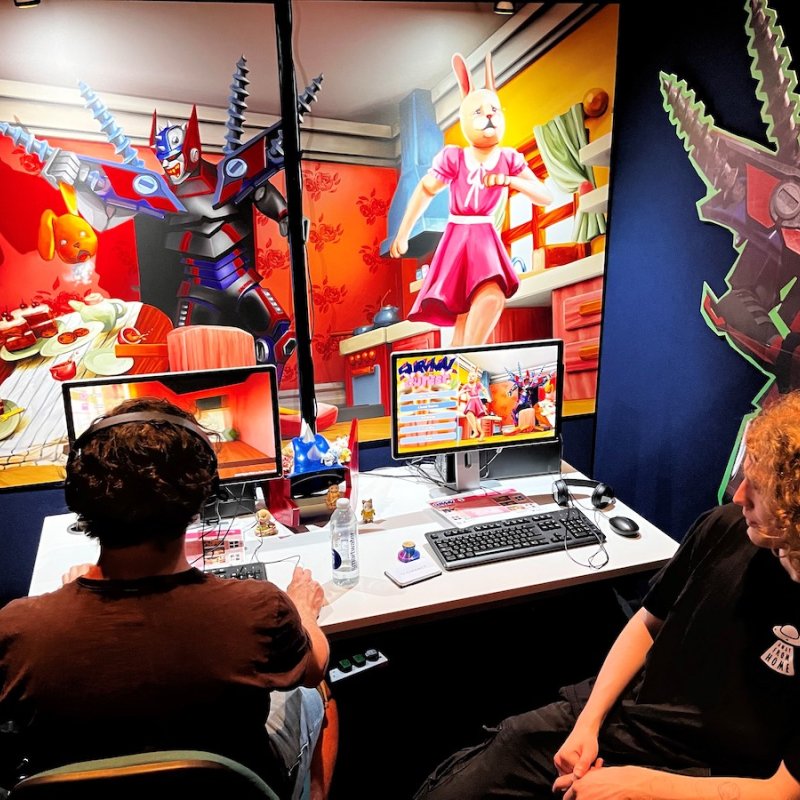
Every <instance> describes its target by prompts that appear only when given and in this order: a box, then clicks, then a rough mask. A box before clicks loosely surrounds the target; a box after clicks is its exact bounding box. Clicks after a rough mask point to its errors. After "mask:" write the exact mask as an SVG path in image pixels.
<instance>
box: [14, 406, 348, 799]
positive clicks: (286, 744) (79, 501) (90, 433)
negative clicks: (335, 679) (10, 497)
mask: <svg viewBox="0 0 800 800" xmlns="http://www.w3.org/2000/svg"><path fill="white" fill-rule="evenodd" d="M217 484H218V478H217V459H216V454H215V451H214V447H213V445H212V443H211V441H210V440H209V438H208V436H207V435H206V433H205V431H203V430H202V429H201V428H200V427H199V426H198V424H197V422H196V421H195V419H194V418H193V417H192V415H191V414H189V413H188V412H186V411H184V410H183V409H181V408H178V407H177V406H175V405H173V404H171V403H168V402H166V401H164V400H160V399H155V398H139V399H134V400H128V401H125V402H123V403H122V404H120V405H119V406H118V407H117V408H116V409H114V411H112V412H111V414H109V415H108V416H107V417H104V418H101V419H100V420H98V421H96V422H95V423H94V424H93V425H92V426H91V427H90V428H89V429H88V430H87V431H86V432H85V433H84V434H83V435H82V436H80V437H79V439H78V440H77V441H76V443H75V445H74V447H73V448H72V450H71V452H70V456H69V460H68V464H67V475H66V482H65V495H66V500H67V505H68V507H69V508H70V510H72V511H74V512H76V513H77V514H78V516H79V519H80V520H81V521H82V522H83V524H84V526H85V529H86V533H87V535H89V536H91V537H93V538H96V539H97V540H98V541H99V543H100V557H99V559H98V562H97V564H96V565H82V566H80V567H75V568H73V569H72V570H71V571H70V573H68V574H67V575H66V576H65V583H64V586H62V587H61V589H59V590H58V591H55V592H52V593H50V594H46V595H42V596H40V597H30V598H24V599H21V600H16V601H14V602H12V603H10V604H9V605H7V606H6V607H5V608H3V609H2V610H0V723H5V722H6V721H10V722H11V723H12V724H13V726H15V728H16V729H17V730H18V732H19V751H20V753H21V754H22V755H24V757H25V759H26V764H25V767H24V769H25V772H26V774H30V773H32V772H36V771H39V770H42V769H47V768H50V767H54V766H58V765H61V764H64V763H71V762H75V761H84V760H89V759H94V758H102V757H106V756H115V755H125V754H132V753H138V752H143V751H152V750H171V749H180V750H187V749H193V750H207V751H211V752H215V753H219V754H221V755H225V756H228V757H230V758H232V759H234V760H236V761H238V762H240V763H243V764H245V765H246V766H249V767H250V768H251V769H252V770H254V771H255V772H257V773H258V774H259V775H261V776H262V777H263V778H264V780H265V781H266V782H267V783H268V784H269V785H270V787H271V788H272V789H273V790H274V791H275V792H276V793H277V794H278V795H279V796H280V797H281V798H292V797H296V796H298V794H299V792H300V789H301V788H302V784H303V780H304V778H305V775H306V773H307V772H308V771H309V769H310V766H311V757H312V753H313V752H314V749H315V745H316V742H317V739H318V737H319V735H320V730H321V729H322V727H323V723H324V721H325V714H326V711H325V704H324V702H323V699H322V697H321V694H320V693H319V692H318V691H317V689H316V687H317V686H318V685H320V684H321V683H322V682H323V680H324V675H325V670H326V668H327V663H328V657H329V649H328V642H327V639H326V637H325V635H324V633H323V632H322V630H321V629H320V628H319V625H318V624H317V617H318V616H319V612H320V608H321V607H322V604H323V601H324V593H323V590H322V587H321V586H320V585H319V583H317V581H315V580H314V579H313V578H312V576H311V573H310V572H309V570H305V569H302V568H300V567H298V568H296V569H295V571H294V575H293V577H292V580H291V582H290V584H289V586H288V588H287V590H286V592H282V591H280V590H279V589H278V588H277V587H275V586H274V585H273V584H271V583H269V582H266V581H253V580H242V581H236V580H222V579H220V578H216V577H214V576H210V575H207V574H205V573H203V572H201V571H200V570H197V569H194V568H192V567H191V566H190V564H189V563H188V561H187V559H186V556H185V552H184V538H185V532H186V528H187V526H188V525H189V524H190V523H191V522H192V520H193V519H195V517H196V516H197V514H198V513H199V512H200V511H201V509H202V507H203V505H204V504H205V503H206V501H207V500H208V499H209V498H210V496H212V495H213V493H214V492H215V491H216V488H217ZM329 746H330V745H329ZM333 749H334V750H335V747H334V748H333ZM312 786H313V788H314V791H315V792H316V793H317V796H320V793H324V791H325V788H324V787H320V786H314V784H313V781H312Z"/></svg>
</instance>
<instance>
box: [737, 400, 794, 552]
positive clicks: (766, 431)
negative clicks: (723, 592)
mask: <svg viewBox="0 0 800 800" xmlns="http://www.w3.org/2000/svg"><path fill="white" fill-rule="evenodd" d="M745 444H746V447H747V455H748V466H747V478H748V480H750V481H751V482H752V483H753V484H754V485H755V486H756V487H757V488H758V491H759V492H760V494H761V496H762V498H763V499H764V501H765V503H766V505H767V508H768V510H769V511H770V512H771V513H772V516H773V519H774V525H773V527H774V533H775V535H777V536H780V537H781V538H782V539H783V540H784V542H785V549H786V550H787V551H788V552H789V554H790V555H791V556H793V557H795V558H800V390H796V391H793V392H789V393H788V394H785V395H781V396H780V397H778V398H777V399H776V400H774V401H772V402H771V403H769V404H768V405H765V406H764V409H763V410H762V412H761V413H760V414H759V415H758V416H757V417H756V418H755V419H754V420H753V421H752V422H751V423H750V425H749V426H748V428H747V434H746V438H745Z"/></svg>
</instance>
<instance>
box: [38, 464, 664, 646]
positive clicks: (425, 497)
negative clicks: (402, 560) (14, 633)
mask: <svg viewBox="0 0 800 800" xmlns="http://www.w3.org/2000/svg"><path fill="white" fill-rule="evenodd" d="M554 477H557V476H553V475H542V476H533V477H528V478H514V479H508V480H505V481H502V484H503V485H504V486H508V487H513V488H516V489H518V490H519V491H521V492H523V493H524V494H527V495H528V496H529V497H531V498H532V499H533V500H535V501H536V502H537V503H540V504H541V507H542V510H549V509H552V508H555V507H556V506H555V504H554V503H553V498H552V495H551V494H550V487H551V485H552V482H553V479H554ZM431 488H432V484H431V483H429V482H426V481H423V480H422V479H420V478H418V477H416V476H414V475H412V473H411V472H410V470H409V469H408V468H405V467H399V468H391V469H381V470H375V471H374V472H365V473H361V474H360V475H359V476H358V494H359V497H360V498H365V497H371V498H372V499H373V502H374V505H375V510H376V518H375V521H374V522H373V523H371V524H362V525H361V526H360V528H359V530H360V536H359V551H360V558H361V578H360V580H359V582H358V584H357V585H356V586H354V587H352V588H350V589H342V588H340V587H337V586H335V585H334V584H333V582H332V581H331V556H330V544H329V534H328V530H327V527H315V526H313V525H310V526H309V530H308V532H304V533H297V534H291V533H289V532H288V531H286V530H285V529H284V530H283V531H282V533H283V534H287V535H282V536H280V537H269V538H266V539H256V538H255V537H254V536H253V535H252V533H247V534H246V537H247V548H248V552H252V551H254V550H255V547H256V546H258V545H259V544H260V545H261V546H260V547H259V548H258V552H257V553H256V558H257V559H258V560H259V561H262V562H265V563H267V564H268V570H269V573H270V578H271V579H272V580H273V581H274V582H275V583H276V584H277V585H279V586H281V587H282V588H284V587H285V585H286V583H287V582H288V578H289V576H290V574H291V567H292V566H293V562H292V561H286V562H282V563H281V564H276V565H274V566H272V565H269V562H273V561H278V560H279V559H284V558H290V557H292V556H299V557H300V563H301V564H302V566H304V567H306V568H308V569H311V571H312V573H313V575H314V577H315V578H316V579H317V580H319V582H320V583H321V584H322V585H323V587H324V589H325V598H326V604H325V606H324V607H323V608H322V612H321V614H320V625H321V626H322V628H323V630H324V631H325V632H326V633H327V634H328V635H335V634H347V633H352V632H356V631H361V630H366V629H369V628H374V627H381V626H385V625H388V624H391V623H398V622H403V621H407V620H414V621H420V620H423V619H425V618H427V617H431V616H439V615H442V614H445V613H451V612H455V611H459V610H467V609H479V608H482V607H488V606H491V605H493V604H495V603H500V602H503V601H506V600H512V599H515V598H522V597H525V596H528V595H534V594H537V593H540V592H547V591H551V590H554V589H561V588H565V587H570V586H577V585H580V584H583V583H590V582H594V581H603V580H608V579H610V578H614V577H618V576H622V575H629V574H633V573H636V572H646V571H650V570H653V569H656V568H658V567H659V566H661V565H662V564H663V563H664V562H666V561H667V560H668V559H669V558H670V557H671V556H672V554H673V553H674V552H675V550H676V549H677V546H678V545H677V542H675V540H674V539H672V538H670V537H669V536H667V534H665V533H664V532H663V531H661V530H659V529H658V528H656V527H655V526H653V525H651V524H650V523H649V522H647V520H645V519H644V518H643V517H641V516H639V515H638V514H636V513H635V512H634V511H633V510H632V509H630V508H628V507H627V506H625V505H624V504H623V503H621V502H620V501H619V500H617V502H616V505H615V506H614V507H612V508H611V509H609V510H607V511H596V510H595V509H593V508H592V506H591V504H590V502H589V498H588V497H585V498H584V497H579V498H577V504H578V505H579V506H580V507H581V508H582V510H583V511H584V512H585V513H586V514H587V515H588V516H589V517H590V518H591V519H593V520H594V521H595V523H596V524H597V525H598V527H599V528H600V529H601V530H602V531H603V532H604V533H605V534H606V538H607V541H606V545H605V547H606V550H607V552H608V556H609V560H608V563H607V564H606V565H605V566H604V567H602V568H601V569H592V568H590V567H587V566H581V565H580V564H578V563H575V561H573V560H572V558H570V555H568V554H567V553H566V552H560V551H559V552H555V553H545V554H541V555H535V556H530V557H528V558H519V559H514V560H511V561H502V562H496V563H493V564H487V565H484V566H480V567H469V568H466V569H460V570H454V571H452V572H447V571H443V573H442V575H440V576H438V577H435V578H432V579H430V580H427V581H424V582H422V583H418V584H414V585H413V586H408V587H406V588H404V589H401V588H399V587H397V586H395V584H393V583H392V582H391V581H390V580H389V578H387V577H386V576H385V575H384V570H385V569H386V568H387V567H388V566H390V565H392V564H395V563H397V553H398V551H400V550H401V549H402V542H403V541H404V540H406V539H412V540H414V541H415V542H416V545H417V548H418V549H419V550H420V551H421V552H422V553H423V555H424V556H427V557H428V558H430V559H431V560H434V561H435V558H434V556H433V554H432V553H431V550H430V547H429V545H428V543H427V542H426V540H425V536H424V534H425V532H427V531H431V530H435V529H437V528H445V527H447V525H446V524H445V523H444V522H443V521H442V520H441V518H440V517H439V515H438V514H436V512H434V511H432V510H431V509H430V508H429V507H428V501H429V500H430V499H431V498H430V491H431ZM617 514H624V515H625V516H629V517H631V518H633V519H635V520H636V521H637V522H638V523H639V526H640V528H641V535H640V536H639V538H636V539H629V538H624V537H622V536H620V535H619V534H617V533H615V532H613V531H612V529H611V527H610V525H609V524H608V518H609V517H611V516H614V515H617ZM73 520H74V515H72V514H65V515H59V516H52V517H46V518H45V521H44V525H43V526H42V536H41V540H40V543H39V550H38V553H37V556H36V563H35V566H34V570H33V578H32V580H31V587H30V594H31V595H36V594H42V593H44V592H48V591H52V590H54V589H57V588H58V587H59V586H60V585H61V575H62V573H64V572H65V571H66V570H67V569H68V568H69V567H70V566H71V565H73V564H78V563H84V562H90V561H95V560H96V558H97V553H98V548H97V545H96V543H94V542H93V541H91V540H89V539H87V538H86V537H84V536H82V535H76V534H73V533H69V532H68V530H67V528H68V526H69V524H70V523H71V522H72V521H73ZM251 523H252V520H249V521H248V524H251ZM241 527H242V528H244V527H245V525H244V524H242V525H241ZM593 552H594V549H593V546H591V545H590V546H587V547H582V548H578V549H574V550H570V554H571V555H572V556H573V557H574V558H575V559H578V560H580V561H582V562H586V560H587V558H588V556H589V555H591V553H593Z"/></svg>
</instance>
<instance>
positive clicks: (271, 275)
mask: <svg viewBox="0 0 800 800" xmlns="http://www.w3.org/2000/svg"><path fill="white" fill-rule="evenodd" d="M276 185H277V186H278V187H279V188H281V189H282V188H283V186H282V184H281V183H280V182H277V181H276ZM396 186H397V172H396V170H394V169H389V168H385V167H363V166H357V165H354V164H334V163H320V162H316V161H304V162H303V197H304V208H305V215H306V217H307V218H308V220H309V224H310V230H309V238H308V247H307V260H308V266H309V272H310V284H311V295H312V299H313V303H312V312H311V325H312V333H313V340H312V348H313V353H314V380H315V382H316V383H318V384H319V383H332V382H338V381H343V380H344V361H343V359H342V357H341V356H340V355H339V342H340V341H341V340H342V339H345V338H347V337H348V336H352V334H353V329H354V328H356V327H358V326H359V325H365V324H368V323H370V322H372V317H373V315H374V314H375V312H376V311H377V310H378V309H379V308H380V306H381V305H382V304H390V305H397V306H400V307H401V308H402V306H403V295H402V288H401V287H402V285H403V283H402V280H401V264H400V262H399V261H395V260H393V259H389V258H381V257H380V256H379V255H378V251H379V248H380V243H381V241H383V239H385V238H386V216H387V214H388V211H389V203H390V202H391V199H392V196H393V195H394V191H395V188H396ZM258 231H259V236H258V248H259V251H258V261H259V264H260V265H261V264H263V267H262V268H261V274H262V275H264V276H265V279H267V281H268V282H269V286H270V289H271V290H272V291H274V292H275V293H276V295H277V297H278V300H279V301H281V302H284V300H285V299H286V301H287V307H288V306H290V303H289V302H288V300H289V298H288V296H287V295H289V294H290V284H289V272H288V268H289V257H288V250H287V245H286V242H285V241H284V240H283V239H280V237H277V238H276V237H275V236H268V235H267V234H266V233H262V228H261V227H259V228H258ZM296 385H297V369H296V364H295V360H294V359H292V360H291V361H290V362H289V364H288V365H287V368H286V370H285V371H284V374H283V380H282V382H281V388H282V389H286V388H290V387H295V386H296Z"/></svg>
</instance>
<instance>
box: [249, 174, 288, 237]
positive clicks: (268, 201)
mask: <svg viewBox="0 0 800 800" xmlns="http://www.w3.org/2000/svg"><path fill="white" fill-rule="evenodd" d="M253 198H254V201H255V205H256V208H257V209H258V210H259V211H260V212H261V213H262V214H264V215H265V216H267V217H269V218H270V219H273V220H275V222H277V223H278V225H279V226H280V230H281V236H286V235H288V233H289V212H288V210H287V207H286V200H285V199H284V197H283V195H282V194H281V193H280V192H279V191H278V190H277V189H276V188H275V187H274V186H273V185H272V184H271V183H265V184H264V185H263V186H259V188H258V189H256V191H255V193H254V195H253Z"/></svg>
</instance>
